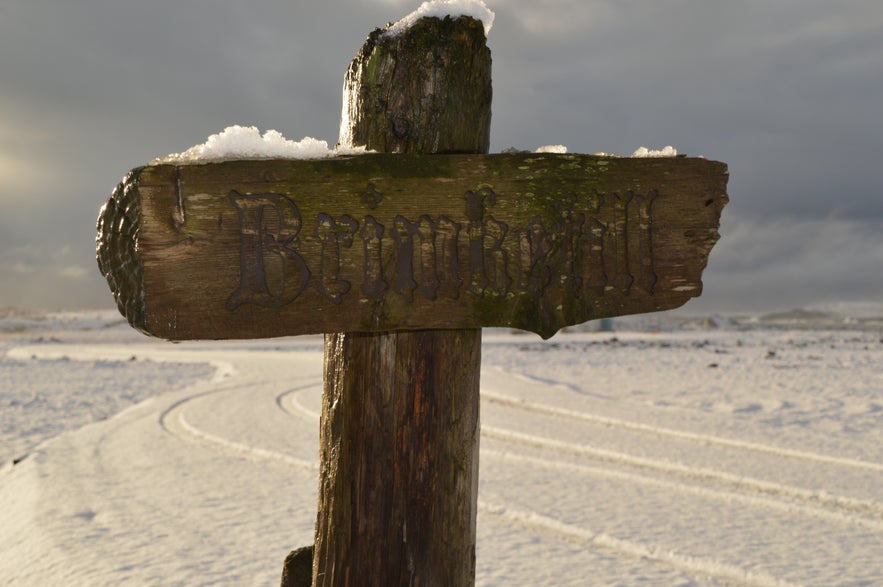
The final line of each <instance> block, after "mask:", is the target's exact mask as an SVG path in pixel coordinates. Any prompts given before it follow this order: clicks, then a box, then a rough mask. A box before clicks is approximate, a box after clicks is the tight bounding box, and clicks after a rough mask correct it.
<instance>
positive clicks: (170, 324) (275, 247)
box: [98, 154, 727, 340]
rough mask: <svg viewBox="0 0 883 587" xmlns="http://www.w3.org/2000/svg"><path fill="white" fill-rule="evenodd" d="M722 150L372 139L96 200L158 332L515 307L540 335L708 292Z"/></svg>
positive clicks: (466, 318)
mask: <svg viewBox="0 0 883 587" xmlns="http://www.w3.org/2000/svg"><path fill="white" fill-rule="evenodd" d="M726 181H727V168H726V165H725V164H723V163H719V162H714V161H708V160H705V159H697V158H686V157H666V158H621V157H601V156H590V155H568V154H504V155H434V156H420V155H385V154H384V155H382V154H365V155H358V156H343V157H335V158H324V159H314V160H302V159H301V160H297V159H285V160H280V159H272V160H247V161H220V162H215V163H209V164H183V165H182V164H162V163H160V164H158V165H154V166H150V167H145V168H140V169H136V170H133V171H132V172H131V173H130V174H129V175H128V177H127V178H126V179H125V180H124V182H123V183H121V184H120V186H119V187H118V188H117V190H116V191H115V192H114V194H113V196H112V197H111V199H110V201H109V202H108V204H107V206H105V208H104V210H103V212H102V215H101V218H100V219H99V238H98V242H99V260H100V265H101V268H102V272H103V273H104V274H105V276H106V277H107V279H108V282H109V283H110V284H111V288H112V289H113V291H114V294H115V296H116V298H117V302H118V304H119V307H120V309H121V311H123V313H124V314H125V315H126V316H127V318H128V319H129V321H130V323H131V324H132V325H133V326H134V327H136V328H138V329H140V330H142V331H144V332H146V333H148V334H151V335H154V336H159V337H162V338H167V339H172V340H181V339H221V338H257V337H267V336H283V335H293V334H306V333H319V332H344V331H347V332H377V331H389V330H417V329H435V328H475V327H483V326H507V327H514V328H520V329H524V330H530V331H533V332H536V333H538V334H540V335H542V336H543V337H549V336H551V335H553V334H554V333H555V332H556V331H558V330H559V329H560V328H562V327H564V326H568V325H572V324H579V323H582V322H585V321H588V320H591V319H596V318H603V317H608V316H617V315H623V314H634V313H640V312H650V311H657V310H665V309H670V308H674V307H677V306H680V305H682V304H684V303H685V302H686V301H687V300H688V299H690V298H692V297H695V296H697V295H699V294H700V292H701V288H702V283H701V274H702V270H703V269H704V267H705V264H706V261H707V258H708V254H709V251H710V249H711V247H712V246H713V245H714V243H715V242H716V240H717V238H718V232H717V230H718V225H719V219H720V214H721V210H722V208H723V207H724V205H725V204H726V202H727V196H726V191H725V189H726Z"/></svg>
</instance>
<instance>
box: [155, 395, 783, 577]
mask: <svg viewBox="0 0 883 587" xmlns="http://www.w3.org/2000/svg"><path fill="white" fill-rule="evenodd" d="M320 386H321V383H315V384H312V383H311V384H306V385H303V386H299V387H296V388H292V389H289V390H286V391H285V392H283V393H281V394H279V395H278V396H277V397H276V404H277V406H278V407H279V408H281V409H282V410H283V411H284V412H286V413H288V414H289V415H291V416H293V417H299V418H304V419H308V420H318V419H319V418H320V414H318V413H317V412H315V411H313V410H312V409H310V408H308V407H306V406H304V404H303V403H302V402H301V401H300V399H299V396H300V395H301V394H302V393H306V392H309V391H314V390H315V389H316V388H317V387H320ZM190 399H194V398H188V399H187V400H183V401H182V402H180V403H179V405H177V406H173V408H171V409H170V410H169V417H170V418H174V417H175V415H176V414H175V411H176V410H180V408H181V407H182V406H183V405H185V404H186V403H187V402H188V401H190ZM177 419H178V422H179V423H180V424H181V425H182V427H183V428H184V429H185V431H186V432H187V433H189V434H191V435H193V436H195V437H197V438H198V439H199V440H202V441H204V442H208V443H211V444H214V445H216V446H218V447H219V448H221V449H222V450H225V451H228V452H232V453H233V454H236V455H246V456H248V457H251V458H258V459H263V460H271V461H275V462H277V463H280V464H283V465H288V466H294V467H297V468H301V469H307V470H309V471H310V472H315V471H316V470H317V469H318V466H317V464H315V463H304V462H303V461H301V460H300V459H296V458H292V457H290V456H289V455H285V454H282V453H279V452H277V451H273V450H268V449H262V448H259V447H254V446H249V445H244V444H242V443H238V442H235V441H231V440H228V439H223V438H220V437H217V436H215V435H212V434H209V433H206V432H204V431H201V430H199V429H197V428H196V427H194V426H193V425H191V424H189V423H188V422H187V421H186V418H183V414H182V413H180V412H179V413H178V414H177ZM483 430H484V429H483ZM482 453H483V454H486V455H490V456H494V457H496V456H500V455H501V454H502V453H497V452H495V451H492V450H483V451H482ZM505 457H506V458H514V459H518V460H527V461H537V463H539V462H542V461H540V459H532V458H531V457H522V456H516V457H511V455H505ZM547 464H548V463H547ZM550 466H567V465H565V464H563V463H554V464H552V465H550ZM583 469H587V470H589V471H591V469H589V468H585V467H583ZM599 470H600V469H599ZM612 474H614V475H620V476H628V475H629V474H626V473H612ZM631 477H633V478H639V477H640V476H638V475H631ZM644 480H645V481H646V478H645V479H644ZM668 483H669V484H670V485H673V486H677V488H679V489H681V488H683V486H682V485H679V484H675V483H671V482H668ZM478 509H479V511H480V512H482V513H484V514H486V515H491V516H494V517H498V518H501V519H503V520H505V521H506V522H507V523H510V524H515V525H518V526H522V527H525V528H528V529H530V530H533V531H539V532H543V533H548V534H552V535H554V536H556V537H558V538H559V539H563V540H566V541H570V542H578V543H580V544H582V545H584V546H587V547H590V548H593V549H596V550H602V551H606V552H613V553H615V554H617V555H619V556H626V557H629V558H636V559H640V560H646V561H649V562H651V563H653V564H658V565H663V566H666V567H669V568H673V569H675V570H678V571H680V572H684V573H686V574H688V575H691V576H697V577H712V578H715V579H719V580H723V581H728V582H735V583H737V584H739V585H745V586H751V587H792V584H790V583H787V582H784V581H781V580H778V579H776V578H775V577H772V576H770V575H768V574H765V573H762V572H755V571H750V570H746V569H742V568H740V567H738V566H735V565H731V564H729V563H724V562H721V561H717V560H714V559H709V558H700V557H691V556H687V555H682V554H678V553H676V552H673V551H670V550H665V549H662V548H659V547H656V546H650V545H645V544H641V543H638V542H634V541H629V540H622V539H618V538H615V537H612V536H609V535H607V534H603V533H600V534H599V533H594V532H592V531H590V530H588V529H586V528H583V527H580V526H576V525H572V524H565V523H563V522H560V521H558V520H555V519H553V518H550V517H548V516H544V515H542V514H540V513H538V512H535V511H524V510H513V509H509V508H505V507H501V506H499V505H496V504H495V503H494V502H493V501H488V500H486V499H484V498H480V499H479V500H478Z"/></svg>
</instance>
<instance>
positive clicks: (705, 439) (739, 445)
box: [481, 389, 883, 472]
mask: <svg viewBox="0 0 883 587" xmlns="http://www.w3.org/2000/svg"><path fill="white" fill-rule="evenodd" d="M481 395H482V397H484V398H486V399H488V400H489V401H490V402H492V403H496V404H500V405H505V406H510V407H514V408H518V409H522V410H527V411H531V412H535V413H538V414H546V415H550V416H560V417H563V418H570V419H573V420H581V421H583V422H590V423H592V424H599V425H602V426H608V427H611V428H620V429H622V430H629V431H633V432H643V433H647V434H653V435H655V436H668V437H670V438H680V439H683V440H691V441H695V442H699V443H702V444H710V445H716V446H723V447H727V448H735V449H739V450H746V451H752V452H760V453H766V454H771V455H774V456H779V457H788V458H793V459H801V460H807V461H814V462H818V463H825V464H829V465H839V466H843V467H853V468H857V469H866V470H870V471H879V472H883V463H873V462H869V461H861V460H858V459H849V458H841V457H833V456H829V455H822V454H818V453H812V452H806V451H800V450H793V449H789V448H782V447H777V446H771V445H767V444H760V443H757V442H748V441H744V440H735V439H730V438H721V437H720V436H711V435H709V434H697V433H695V432H684V431H682V430H674V429H671V428H662V427H659V426H651V425H649V424H642V423H640V422H631V421H628V420H621V419H618V418H609V417H606V416H595V415H592V414H587V413H585V412H577V411H574V410H568V409H565V408H558V407H555V406H550V405H548V404H541V403H536V402H531V401H528V400H523V399H520V398H514V397H511V396H508V395H505V394H502V393H499V392H496V391H490V390H485V389H482V390H481Z"/></svg>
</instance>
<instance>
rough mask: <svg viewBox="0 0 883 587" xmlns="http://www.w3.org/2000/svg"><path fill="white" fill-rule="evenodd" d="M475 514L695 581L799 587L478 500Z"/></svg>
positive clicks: (754, 573)
mask: <svg viewBox="0 0 883 587" xmlns="http://www.w3.org/2000/svg"><path fill="white" fill-rule="evenodd" d="M478 511H479V512H482V513H484V514H487V515H491V516H495V517H498V518H501V519H503V520H506V521H507V522H509V523H511V524H515V525H519V526H523V527H525V528H529V529H531V530H534V531H539V532H544V533H551V534H553V535H556V536H558V537H560V538H562V539H564V540H568V541H572V542H576V543H579V544H581V545H584V546H588V547H590V548H594V549H596V550H602V551H607V552H612V553H615V554H617V555H621V556H627V557H630V558H635V559H639V560H643V561H649V562H653V563H656V564H661V565H664V566H667V567H670V568H674V569H676V570H678V571H681V572H684V573H686V574H688V575H691V576H694V577H697V578H708V577H711V578H714V579H719V580H721V581H726V582H728V583H735V584H737V585H743V586H746V587H798V586H797V585H796V584H794V583H789V582H787V581H783V580H781V579H777V578H775V577H773V576H772V575H769V574H767V573H764V572H761V571H751V570H747V569H743V568H740V567H738V566H736V565H731V564H729V563H725V562H722V561H718V560H715V559H710V558H703V557H694V556H689V555H684V554H679V553H677V552H674V551H672V550H665V549H662V548H659V547H658V546H650V545H647V544H642V543H640V542H635V541H632V540H623V539H620V538H615V537H613V536H610V535H608V534H605V533H598V532H592V531H591V530H589V529H587V528H583V527H582V526H576V525H573V524H567V523H564V522H561V521H559V520H556V519H554V518H551V517H549V516H544V515H542V514H539V513H537V512H535V511H524V510H516V509H512V508H507V507H505V506H502V505H499V504H495V503H493V502H487V501H484V500H479V502H478Z"/></svg>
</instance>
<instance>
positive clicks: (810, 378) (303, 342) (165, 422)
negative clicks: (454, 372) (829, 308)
mask: <svg viewBox="0 0 883 587" xmlns="http://www.w3.org/2000/svg"><path fill="white" fill-rule="evenodd" d="M813 317H814V315H810V314H800V313H798V314H793V315H791V316H780V317H779V319H778V324H779V327H778V328H775V329H773V328H769V327H768V325H767V324H765V323H763V322H753V323H745V322H742V323H738V324H737V323H733V322H729V321H726V320H721V319H718V320H716V323H717V324H718V325H719V326H718V327H715V328H709V327H701V326H700V325H699V324H698V323H689V324H684V323H679V322H678V323H676V322H669V321H665V320H663V319H656V318H652V319H651V318H647V319H643V321H635V322H626V321H616V322H615V323H614V324H615V326H616V328H617V329H618V331H617V332H597V333H590V332H587V333H572V334H562V335H558V336H556V337H555V338H553V339H552V340H550V341H547V342H542V341H540V340H539V339H538V338H537V337H535V336H532V335H513V334H509V333H506V332H502V331H494V330H487V331H486V332H485V334H484V344H483V348H482V354H483V358H482V361H483V366H482V394H483V398H482V440H481V471H480V479H481V486H480V492H479V519H478V563H477V584H478V585H483V586H506V587H509V586H537V585H549V586H562V585H563V586H568V585H572V586H577V585H579V586H583V585H626V586H629V585H654V586H656V585H658V586H666V587H668V586H672V585H678V586H687V585H702V586H706V585H761V586H765V585H818V586H832V585H881V584H883V557H881V555H880V553H881V552H883V368H881V366H880V365H883V332H881V328H880V327H877V326H875V325H874V324H877V323H873V322H862V323H855V322H854V323H850V324H842V323H838V324H834V326H836V328H828V327H830V326H831V325H832V323H830V322H826V323H824V326H825V328H821V329H820V328H818V326H819V325H818V324H817V325H816V327H813V325H812V324H808V323H807V321H806V320H807V319H809V318H813ZM869 324H870V326H869ZM626 327H628V328H629V331H624V330H623V329H624V328H626ZM321 376H322V340H321V337H299V338H288V339H271V340H265V341H251V342H250V341H235V342H232V341H231V342H219V343H205V342H200V343H182V344H174V345H173V344H170V343H164V342H162V341H156V340H152V339H147V338H145V337H142V336H140V335H138V334H136V333H134V332H132V331H131V330H130V329H128V327H126V326H125V325H124V324H122V322H121V319H119V318H116V317H115V316H114V315H113V314H112V313H105V314H93V315H75V314H73V315H53V316H33V315H31V316H24V317H23V316H6V317H5V318H0V385H2V387H0V422H2V426H3V429H2V435H0V442H2V443H3V444H2V446H0V457H2V459H3V464H2V465H0V512H2V524H0V585H58V584H64V585H75V586H77V585H82V586H93V585H202V584H211V585H274V586H275V585H278V581H279V574H280V571H281V566H282V560H283V558H284V556H285V554H286V553H287V552H288V551H289V550H290V549H292V548H294V547H298V546H302V545H305V544H307V543H309V542H311V541H312V530H313V525H314V523H315V516H316V511H315V510H316V485H317V475H318V469H317V465H318V463H317V452H318V413H319V410H320V400H321V397H320V396H321ZM33 428H37V429H38V431H40V432H41V433H42V434H43V437H41V438H37V436H35V435H34V434H32V433H31V432H32V429H33ZM10 447H12V448H10ZM25 455H26V456H25ZM23 456H24V457H25V458H24V459H23V460H21V461H20V462H19V463H18V464H16V465H15V466H13V465H12V464H11V460H12V459H18V458H21V457H23Z"/></svg>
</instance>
